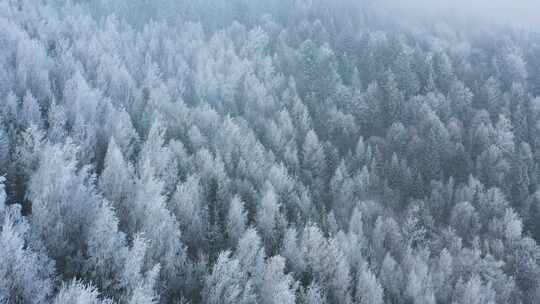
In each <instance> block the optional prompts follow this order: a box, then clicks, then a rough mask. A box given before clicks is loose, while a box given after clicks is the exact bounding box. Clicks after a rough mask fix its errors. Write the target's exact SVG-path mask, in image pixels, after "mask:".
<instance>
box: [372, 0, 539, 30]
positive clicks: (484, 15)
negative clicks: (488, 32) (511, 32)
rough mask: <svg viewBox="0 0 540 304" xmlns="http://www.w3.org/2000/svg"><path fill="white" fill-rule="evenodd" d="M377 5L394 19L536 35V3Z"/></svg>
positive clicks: (426, 0)
mask: <svg viewBox="0 0 540 304" xmlns="http://www.w3.org/2000/svg"><path fill="white" fill-rule="evenodd" d="M376 2H377V5H380V6H381V7H383V8H385V9H386V10H388V12H389V13H392V14H396V15H395V16H396V17H400V18H411V20H412V21H414V20H421V21H429V20H433V19H432V18H436V20H440V21H450V22H451V21H455V20H457V21H460V22H465V23H477V22H481V23H486V22H487V24H489V23H492V24H494V25H510V26H514V27H519V28H525V29H531V30H535V31H538V30H539V29H540V2H539V1H536V0H404V1H401V0H381V1H380V2H379V1H376Z"/></svg>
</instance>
